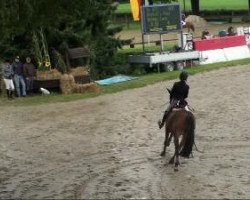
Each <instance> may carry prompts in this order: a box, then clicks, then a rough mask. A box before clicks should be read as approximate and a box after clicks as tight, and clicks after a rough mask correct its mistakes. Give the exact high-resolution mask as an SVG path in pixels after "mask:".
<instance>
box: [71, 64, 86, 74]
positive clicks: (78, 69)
mask: <svg viewBox="0 0 250 200" xmlns="http://www.w3.org/2000/svg"><path fill="white" fill-rule="evenodd" d="M70 74H71V75H73V76H84V75H89V68H88V67H86V66H79V67H76V68H71V70H70Z"/></svg>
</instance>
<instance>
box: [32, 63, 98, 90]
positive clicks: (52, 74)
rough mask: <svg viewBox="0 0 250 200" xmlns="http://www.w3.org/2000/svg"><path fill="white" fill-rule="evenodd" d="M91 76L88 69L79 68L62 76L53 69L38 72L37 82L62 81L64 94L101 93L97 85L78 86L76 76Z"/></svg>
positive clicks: (61, 88)
mask: <svg viewBox="0 0 250 200" xmlns="http://www.w3.org/2000/svg"><path fill="white" fill-rule="evenodd" d="M84 75H86V76H87V75H89V68H88V67H81V66H80V67H77V68H73V69H71V71H70V73H69V74H64V75H62V74H61V73H60V72H59V71H58V70H56V69H53V70H50V71H45V72H39V71H38V72H37V76H36V80H56V79H59V80H60V90H61V92H62V94H72V93H84V92H99V91H100V89H99V87H98V86H97V84H96V83H94V82H93V83H88V84H77V83H76V82H75V79H74V77H75V76H84Z"/></svg>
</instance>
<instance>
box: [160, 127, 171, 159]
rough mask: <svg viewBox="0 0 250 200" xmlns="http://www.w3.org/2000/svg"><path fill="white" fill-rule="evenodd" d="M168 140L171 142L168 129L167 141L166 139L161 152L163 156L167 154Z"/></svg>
mask: <svg viewBox="0 0 250 200" xmlns="http://www.w3.org/2000/svg"><path fill="white" fill-rule="evenodd" d="M168 142H169V132H168V131H167V130H166V133H165V141H164V144H163V150H162V152H161V156H165V154H166V147H167V145H168ZM168 146H169V145H168Z"/></svg>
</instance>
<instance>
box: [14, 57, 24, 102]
mask: <svg viewBox="0 0 250 200" xmlns="http://www.w3.org/2000/svg"><path fill="white" fill-rule="evenodd" d="M12 67H13V71H14V81H15V86H16V92H17V96H18V97H21V96H22V97H25V96H26V85H25V81H24V77H23V63H22V62H21V61H20V58H19V56H16V57H15V60H14V62H13V63H12ZM20 86H21V88H20Z"/></svg>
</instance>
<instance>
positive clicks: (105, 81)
mask: <svg viewBox="0 0 250 200" xmlns="http://www.w3.org/2000/svg"><path fill="white" fill-rule="evenodd" d="M137 78H138V77H132V76H125V75H117V76H113V77H111V78H107V79H103V80H99V81H95V82H96V83H98V84H99V85H111V84H115V83H120V82H124V81H130V80H133V79H137Z"/></svg>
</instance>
